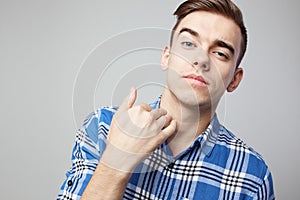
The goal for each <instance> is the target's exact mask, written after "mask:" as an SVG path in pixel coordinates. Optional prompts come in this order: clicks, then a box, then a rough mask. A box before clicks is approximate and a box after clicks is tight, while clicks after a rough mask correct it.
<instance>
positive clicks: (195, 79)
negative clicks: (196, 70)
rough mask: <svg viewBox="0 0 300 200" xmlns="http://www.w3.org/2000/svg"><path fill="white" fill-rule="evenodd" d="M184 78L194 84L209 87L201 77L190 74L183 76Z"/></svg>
mask: <svg viewBox="0 0 300 200" xmlns="http://www.w3.org/2000/svg"><path fill="white" fill-rule="evenodd" d="M183 78H185V79H188V80H190V81H192V82H194V83H198V84H200V85H207V82H206V81H205V79H204V78H203V77H202V76H200V75H196V74H189V75H186V76H183Z"/></svg>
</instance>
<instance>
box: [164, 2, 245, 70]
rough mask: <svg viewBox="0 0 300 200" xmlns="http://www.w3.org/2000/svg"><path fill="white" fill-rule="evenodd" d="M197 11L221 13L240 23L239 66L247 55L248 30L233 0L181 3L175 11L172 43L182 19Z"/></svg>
mask: <svg viewBox="0 0 300 200" xmlns="http://www.w3.org/2000/svg"><path fill="white" fill-rule="evenodd" d="M195 11H207V12H211V13H215V14H219V15H222V16H224V17H227V18H229V19H231V20H233V21H234V22H235V23H236V24H237V25H238V27H239V28H240V30H241V35H242V41H241V46H240V47H241V51H240V55H239V57H238V60H237V66H236V67H238V66H239V64H240V63H241V61H242V59H243V57H244V55H245V52H246V48H247V30H246V27H245V25H244V21H243V15H242V12H241V10H240V9H239V8H238V7H237V6H236V5H235V4H234V3H233V2H232V1H231V0H187V1H185V2H183V3H182V4H180V5H179V7H178V8H177V10H176V11H175V12H174V15H175V16H176V17H177V21H176V24H175V25H174V27H173V29H172V34H171V42H170V44H171V45H172V40H173V36H174V32H175V30H176V28H177V27H178V25H179V24H180V22H181V21H182V19H183V18H184V17H186V16H187V15H188V14H190V13H192V12H195Z"/></svg>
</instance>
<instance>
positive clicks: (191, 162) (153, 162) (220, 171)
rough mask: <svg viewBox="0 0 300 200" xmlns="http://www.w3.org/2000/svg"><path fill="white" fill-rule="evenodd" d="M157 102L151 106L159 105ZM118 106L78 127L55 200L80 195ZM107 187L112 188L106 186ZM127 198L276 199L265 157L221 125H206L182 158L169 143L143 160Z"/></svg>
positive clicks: (90, 175)
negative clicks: (64, 177)
mask: <svg viewBox="0 0 300 200" xmlns="http://www.w3.org/2000/svg"><path fill="white" fill-rule="evenodd" d="M159 101H160V100H158V101H157V102H155V103H154V104H152V105H151V107H152V108H156V107H158V106H159ZM116 111H117V108H102V109H98V110H97V111H96V112H94V113H92V114H91V115H90V116H88V118H87V119H86V120H85V121H84V124H83V126H82V128H81V129H79V130H78V131H77V134H76V139H75V145H74V148H73V152H72V167H71V169H70V170H69V171H68V172H67V173H66V180H65V181H64V183H63V185H62V186H61V190H60V193H59V195H58V197H57V199H68V200H69V199H80V196H81V195H82V193H83V191H84V189H85V188H86V186H87V184H88V182H89V180H90V179H91V177H92V175H93V172H94V171H95V169H96V166H97V164H98V162H99V160H100V158H101V155H102V153H103V151H104V149H105V146H106V137H107V134H108V130H109V127H110V123H111V120H112V117H113V115H114V113H115V112H116ZM107 187H109V186H107ZM123 199H128V200H132V199H155V200H159V199H170V200H188V199H200V200H202V199H204V200H205V199H208V200H214V199H275V197H274V191H273V182H272V176H271V173H270V171H269V169H268V167H267V165H266V163H265V162H264V161H263V159H262V157H261V156H260V155H259V154H258V153H257V152H255V151H254V150H253V149H252V148H250V147H248V146H247V145H246V144H245V143H244V142H243V141H241V140H240V139H238V138H237V137H236V136H234V135H233V134H232V133H231V132H230V131H228V130H227V129H226V128H225V127H223V126H222V125H220V123H219V121H218V119H217V117H216V116H214V118H213V120H212V121H211V123H210V125H209V126H208V128H207V129H206V130H205V131H204V132H203V133H202V134H201V135H200V136H199V137H198V138H197V139H196V140H195V141H194V142H193V144H192V145H191V146H190V147H188V148H187V149H186V150H185V151H184V152H182V153H181V154H179V155H178V156H176V157H174V156H172V152H171V151H170V149H169V148H168V145H167V143H164V144H162V145H161V146H160V147H159V148H157V149H156V150H155V151H154V152H153V153H152V154H151V155H150V156H149V157H148V158H147V159H145V160H144V161H143V162H142V163H140V164H139V165H138V166H137V167H136V169H135V171H134V173H132V176H131V178H130V180H129V182H128V185H127V188H126V190H125V193H124V197H123Z"/></svg>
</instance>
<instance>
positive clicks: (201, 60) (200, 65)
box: [192, 50, 210, 71]
mask: <svg viewBox="0 0 300 200" xmlns="http://www.w3.org/2000/svg"><path fill="white" fill-rule="evenodd" d="M192 65H193V67H194V68H195V69H196V70H205V71H208V70H209V69H210V59H209V56H208V55H207V54H206V53H205V52H204V51H203V50H201V51H199V52H197V55H195V57H194V61H192Z"/></svg>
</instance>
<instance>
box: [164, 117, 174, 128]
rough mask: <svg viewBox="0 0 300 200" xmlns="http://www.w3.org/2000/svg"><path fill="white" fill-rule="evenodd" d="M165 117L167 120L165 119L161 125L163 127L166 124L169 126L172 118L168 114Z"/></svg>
mask: <svg viewBox="0 0 300 200" xmlns="http://www.w3.org/2000/svg"><path fill="white" fill-rule="evenodd" d="M166 118H167V120H166V121H165V123H164V125H163V129H164V128H166V127H167V126H169V125H170V123H171V121H172V119H173V118H172V117H171V116H170V115H166Z"/></svg>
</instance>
